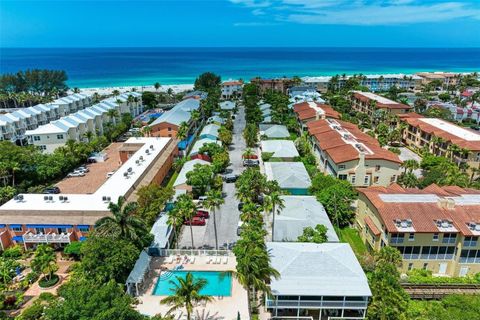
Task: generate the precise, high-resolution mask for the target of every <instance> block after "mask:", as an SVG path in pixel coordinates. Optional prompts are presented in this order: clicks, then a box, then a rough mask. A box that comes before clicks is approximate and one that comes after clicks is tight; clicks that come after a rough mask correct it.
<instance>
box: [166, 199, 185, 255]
mask: <svg viewBox="0 0 480 320" xmlns="http://www.w3.org/2000/svg"><path fill="white" fill-rule="evenodd" d="M167 216H168V219H167V224H168V225H170V226H172V228H173V239H175V249H178V239H177V228H178V226H179V225H180V224H181V221H182V219H183V217H182V213H181V212H180V210H179V209H178V207H174V208H173V209H172V210H170V211H168V212H167Z"/></svg>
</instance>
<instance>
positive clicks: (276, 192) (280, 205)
mask: <svg viewBox="0 0 480 320" xmlns="http://www.w3.org/2000/svg"><path fill="white" fill-rule="evenodd" d="M266 193H267V195H266V199H267V203H268V204H269V205H270V207H271V210H272V211H271V212H272V241H274V240H273V239H274V232H275V215H276V214H279V213H280V212H281V211H282V210H283V209H284V208H285V205H284V200H283V198H281V195H282V189H281V188H280V186H279V185H278V182H277V181H275V180H273V181H268V182H267V186H266Z"/></svg>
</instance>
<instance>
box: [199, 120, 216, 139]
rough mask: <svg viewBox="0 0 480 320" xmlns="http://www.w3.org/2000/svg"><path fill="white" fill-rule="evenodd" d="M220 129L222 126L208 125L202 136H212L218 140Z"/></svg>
mask: <svg viewBox="0 0 480 320" xmlns="http://www.w3.org/2000/svg"><path fill="white" fill-rule="evenodd" d="M219 129H220V126H219V125H217V124H213V123H212V124H207V125H206V126H205V127H203V129H202V132H200V136H203V135H211V136H214V137H215V138H218V130H219Z"/></svg>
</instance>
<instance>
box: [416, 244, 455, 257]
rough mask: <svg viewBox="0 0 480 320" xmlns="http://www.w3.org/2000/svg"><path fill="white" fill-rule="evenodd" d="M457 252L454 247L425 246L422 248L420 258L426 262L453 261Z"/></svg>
mask: <svg viewBox="0 0 480 320" xmlns="http://www.w3.org/2000/svg"><path fill="white" fill-rule="evenodd" d="M455 251H456V248H455V247H454V246H450V247H446V246H443V247H437V246H425V247H422V254H421V257H420V258H421V259H424V260H451V259H453V258H454V256H455Z"/></svg>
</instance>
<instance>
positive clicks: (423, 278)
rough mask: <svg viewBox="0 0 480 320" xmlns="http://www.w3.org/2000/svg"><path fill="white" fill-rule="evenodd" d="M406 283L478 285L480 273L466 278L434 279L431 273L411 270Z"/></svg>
mask: <svg viewBox="0 0 480 320" xmlns="http://www.w3.org/2000/svg"><path fill="white" fill-rule="evenodd" d="M407 275H408V278H407V279H406V281H407V282H408V283H415V284H462V283H463V284H478V283H480V273H477V274H475V275H473V276H466V277H434V276H432V271H430V270H423V269H413V270H411V271H409V272H408V273H407Z"/></svg>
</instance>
